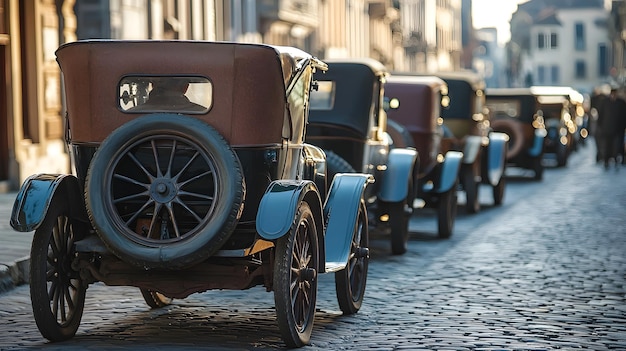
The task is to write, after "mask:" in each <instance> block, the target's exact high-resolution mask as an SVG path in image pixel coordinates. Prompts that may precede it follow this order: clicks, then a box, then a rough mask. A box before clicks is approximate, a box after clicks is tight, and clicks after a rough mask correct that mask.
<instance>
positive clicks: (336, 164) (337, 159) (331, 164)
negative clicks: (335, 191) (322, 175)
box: [324, 150, 356, 184]
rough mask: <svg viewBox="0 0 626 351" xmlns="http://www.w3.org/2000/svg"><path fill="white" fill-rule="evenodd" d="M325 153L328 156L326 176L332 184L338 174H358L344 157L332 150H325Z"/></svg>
mask: <svg viewBox="0 0 626 351" xmlns="http://www.w3.org/2000/svg"><path fill="white" fill-rule="evenodd" d="M324 153H325V154H326V175H327V177H328V179H329V180H330V181H331V182H332V180H333V178H335V175H336V174H337V173H355V172H356V171H355V170H354V168H353V167H352V166H351V165H350V164H349V163H348V161H346V160H345V159H344V158H343V157H341V156H339V155H337V154H336V153H334V152H332V151H330V150H324ZM329 184H330V183H329Z"/></svg>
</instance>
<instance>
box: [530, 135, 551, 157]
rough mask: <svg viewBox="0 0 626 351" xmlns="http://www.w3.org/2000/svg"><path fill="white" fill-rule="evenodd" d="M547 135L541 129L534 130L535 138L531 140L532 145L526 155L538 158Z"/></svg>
mask: <svg viewBox="0 0 626 351" xmlns="http://www.w3.org/2000/svg"><path fill="white" fill-rule="evenodd" d="M546 135H548V132H547V131H546V130H545V129H543V128H541V129H535V137H534V138H533V145H532V146H531V147H530V149H528V155H530V156H533V157H538V156H539V155H541V153H542V152H543V141H544V139H545V138H546Z"/></svg>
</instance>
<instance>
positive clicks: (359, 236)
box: [335, 202, 369, 315]
mask: <svg viewBox="0 0 626 351" xmlns="http://www.w3.org/2000/svg"><path fill="white" fill-rule="evenodd" d="M368 245H369V238H368V228H367V208H366V207H365V203H364V202H361V206H360V207H359V216H358V219H357V222H356V225H355V228H354V233H353V235H352V244H351V248H350V256H349V257H348V264H347V265H346V268H344V269H342V270H340V271H338V272H336V273H335V288H336V291H337V301H338V302H339V308H340V309H341V311H342V312H343V313H344V314H346V315H348V314H354V313H356V312H358V311H359V309H360V308H361V305H362V303H363V296H364V295H365V285H366V282H367V268H368V265H369V249H368Z"/></svg>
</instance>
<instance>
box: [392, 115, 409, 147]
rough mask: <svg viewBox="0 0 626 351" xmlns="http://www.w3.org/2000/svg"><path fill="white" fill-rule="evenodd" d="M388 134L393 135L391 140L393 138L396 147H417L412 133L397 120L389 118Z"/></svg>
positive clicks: (393, 145)
mask: <svg viewBox="0 0 626 351" xmlns="http://www.w3.org/2000/svg"><path fill="white" fill-rule="evenodd" d="M387 134H389V135H390V136H391V140H393V144H392V147H393V148H395V149H398V148H407V147H415V142H414V141H413V137H412V136H411V133H410V132H409V131H408V130H407V129H406V128H405V127H404V126H402V125H401V124H400V123H398V122H396V121H393V120H391V119H388V120H387Z"/></svg>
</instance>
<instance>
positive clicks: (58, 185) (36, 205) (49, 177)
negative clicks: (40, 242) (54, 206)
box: [10, 174, 88, 232]
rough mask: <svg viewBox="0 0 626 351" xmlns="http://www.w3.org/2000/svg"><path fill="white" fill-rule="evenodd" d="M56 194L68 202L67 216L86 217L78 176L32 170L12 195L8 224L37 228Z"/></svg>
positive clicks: (24, 228)
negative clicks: (38, 172)
mask: <svg viewBox="0 0 626 351" xmlns="http://www.w3.org/2000/svg"><path fill="white" fill-rule="evenodd" d="M57 194H59V196H64V197H65V201H68V202H69V203H70V216H72V217H77V218H79V219H81V220H84V221H87V220H88V218H87V213H86V210H85V206H84V201H83V199H82V196H81V194H82V192H81V191H80V187H79V185H78V178H76V177H75V176H73V175H70V174H35V175H32V176H30V177H28V178H27V179H26V180H25V181H24V183H23V184H22V187H21V188H20V190H19V191H18V193H17V196H16V197H15V202H14V203H13V210H12V212H11V220H10V224H11V227H13V229H15V230H16V231H19V232H30V231H33V230H36V229H37V228H39V226H40V225H41V222H43V220H44V218H45V217H46V213H47V212H48V208H49V207H50V202H51V201H52V198H53V197H54V196H57Z"/></svg>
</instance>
